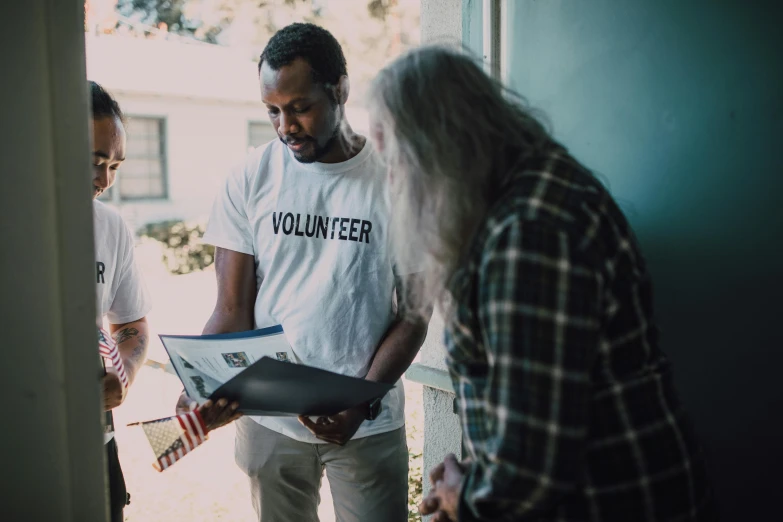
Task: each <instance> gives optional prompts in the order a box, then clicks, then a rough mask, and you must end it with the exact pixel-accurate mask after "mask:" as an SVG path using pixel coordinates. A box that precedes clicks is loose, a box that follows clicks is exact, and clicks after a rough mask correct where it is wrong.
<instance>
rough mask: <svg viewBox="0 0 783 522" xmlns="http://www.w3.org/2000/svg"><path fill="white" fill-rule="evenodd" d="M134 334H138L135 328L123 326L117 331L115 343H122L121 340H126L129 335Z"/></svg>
mask: <svg viewBox="0 0 783 522" xmlns="http://www.w3.org/2000/svg"><path fill="white" fill-rule="evenodd" d="M136 335H139V331H138V330H137V329H136V328H132V327H131V328H123V329H122V330H120V331H119V332H117V339H116V341H115V342H116V343H117V344H122V343H123V342H125V341H127V340H128V339H130V338H131V337H134V336H136Z"/></svg>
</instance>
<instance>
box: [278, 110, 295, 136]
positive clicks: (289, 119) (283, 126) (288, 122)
mask: <svg viewBox="0 0 783 522" xmlns="http://www.w3.org/2000/svg"><path fill="white" fill-rule="evenodd" d="M298 133H299V122H298V121H297V119H296V117H294V116H293V115H292V114H285V113H282V114H280V134H281V135H283V136H288V135H290V134H298Z"/></svg>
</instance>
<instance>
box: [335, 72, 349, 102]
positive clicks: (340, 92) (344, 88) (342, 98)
mask: <svg viewBox="0 0 783 522" xmlns="http://www.w3.org/2000/svg"><path fill="white" fill-rule="evenodd" d="M350 91H351V82H350V80H348V76H345V75H343V76H340V80H339V81H338V82H337V87H336V88H335V94H336V95H337V104H338V105H345V103H346V102H347V101H348V93H349V92H350Z"/></svg>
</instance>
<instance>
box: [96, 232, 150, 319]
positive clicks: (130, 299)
mask: <svg viewBox="0 0 783 522" xmlns="http://www.w3.org/2000/svg"><path fill="white" fill-rule="evenodd" d="M119 223H120V224H119V226H120V230H119V232H118V233H119V234H122V235H123V241H122V242H121V244H122V245H123V246H122V252H118V255H121V256H122V257H121V258H120V260H119V262H118V266H119V267H120V271H119V277H120V281H119V284H118V285H117V291H116V292H115V294H114V300H113V301H112V302H111V306H109V311H108V312H107V313H106V317H107V318H108V319H109V322H110V323H111V324H125V323H131V322H133V321H138V320H139V319H141V318H143V317H145V316H146V315H147V314H148V313H149V311H150V309H151V308H152V302H151V300H150V297H149V293H148V292H147V288H146V286H145V285H144V280H143V279H142V277H141V270H139V266H138V264H137V263H136V257H135V256H134V251H133V244H134V241H133V234H132V233H131V231H130V229H128V227H127V225H125V223H124V222H122V221H120V222H119Z"/></svg>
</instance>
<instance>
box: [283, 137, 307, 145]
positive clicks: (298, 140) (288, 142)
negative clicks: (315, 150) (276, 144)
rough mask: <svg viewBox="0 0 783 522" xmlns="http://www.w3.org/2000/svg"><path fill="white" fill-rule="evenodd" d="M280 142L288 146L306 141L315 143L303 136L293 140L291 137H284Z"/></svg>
mask: <svg viewBox="0 0 783 522" xmlns="http://www.w3.org/2000/svg"><path fill="white" fill-rule="evenodd" d="M280 141H282V142H283V143H285V144H286V145H290V144H292V143H303V142H306V141H315V140H313V138H311V137H310V136H305V137H303V138H293V137H285V138H284V137H282V136H281V137H280Z"/></svg>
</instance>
